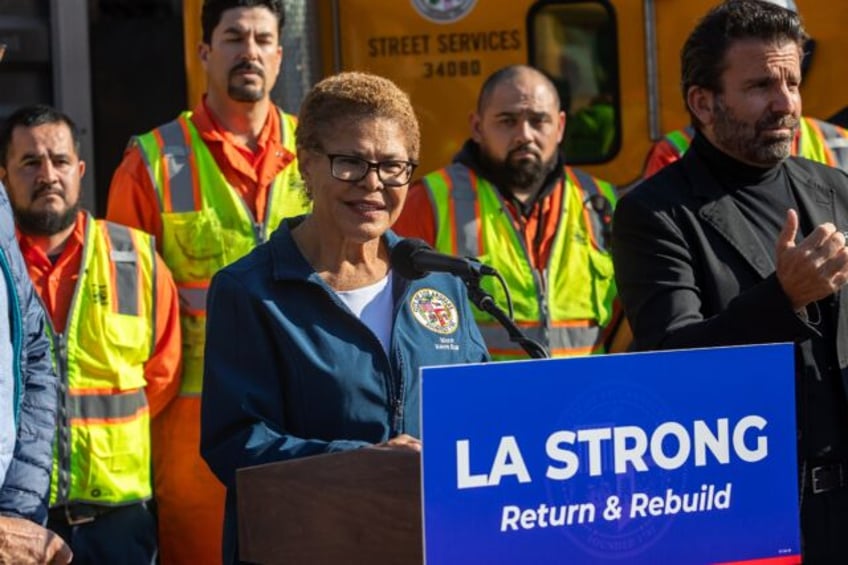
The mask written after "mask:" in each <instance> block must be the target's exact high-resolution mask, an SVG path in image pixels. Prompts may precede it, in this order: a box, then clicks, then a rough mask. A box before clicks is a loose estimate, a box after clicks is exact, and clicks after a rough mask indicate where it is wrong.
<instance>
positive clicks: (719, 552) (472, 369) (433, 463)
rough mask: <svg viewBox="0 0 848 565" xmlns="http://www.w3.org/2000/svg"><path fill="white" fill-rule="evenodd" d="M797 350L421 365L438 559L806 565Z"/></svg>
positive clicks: (430, 511) (429, 528)
mask: <svg viewBox="0 0 848 565" xmlns="http://www.w3.org/2000/svg"><path fill="white" fill-rule="evenodd" d="M793 367H794V361H793V349H792V346H791V345H788V344H780V345H762V346H750V347H728V348H718V349H699V350H689V351H676V352H656V353H640V354H626V355H609V356H594V357H581V358H576V359H557V360H544V361H522V362H513V363H492V364H488V365H474V366H458V367H434V368H426V369H423V370H422V440H423V444H424V449H423V454H422V483H423V504H424V540H425V541H424V546H425V557H426V561H427V563H429V564H440V565H441V564H450V563H457V564H459V563H462V564H467V563H487V564H488V563H522V564H524V563H546V562H547V563H569V564H570V565H580V564H597V563H628V564H644V565H656V564H658V563H674V564H691V565H697V564H717V563H731V562H733V563H737V562H754V561H756V562H757V563H769V564H781V565H784V564H789V563H799V562H800V559H799V557H798V556H799V555H800V539H799V538H800V536H799V520H798V484H797V481H798V479H797V463H796V454H795V452H796V448H795V437H796V435H795V400H794V369H793Z"/></svg>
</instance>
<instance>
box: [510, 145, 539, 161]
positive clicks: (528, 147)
mask: <svg viewBox="0 0 848 565" xmlns="http://www.w3.org/2000/svg"><path fill="white" fill-rule="evenodd" d="M519 151H529V152H530V153H532V154H533V155H535V156H536V157H538V158H539V159H541V158H542V154H541V153H539V151H538V150H537V149H536V148H535V147H533V146H532V145H531V144H529V143H525V144H524V145H519V146H518V147H516V148H514V149H510V150H509V152H508V153H507V154H506V158H507V160H508V159H511V158H512V157H513V156H514V155H515V154H516V153H518V152H519Z"/></svg>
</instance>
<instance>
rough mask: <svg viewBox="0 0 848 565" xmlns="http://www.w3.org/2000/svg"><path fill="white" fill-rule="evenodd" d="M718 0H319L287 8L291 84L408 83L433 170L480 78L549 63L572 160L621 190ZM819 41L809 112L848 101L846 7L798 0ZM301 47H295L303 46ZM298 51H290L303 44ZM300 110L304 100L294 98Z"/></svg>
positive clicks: (658, 130)
mask: <svg viewBox="0 0 848 565" xmlns="http://www.w3.org/2000/svg"><path fill="white" fill-rule="evenodd" d="M201 4H202V0H185V2H184V22H185V44H186V65H187V69H188V71H187V72H188V94H189V104H190V105H193V104H194V103H195V102H196V100H197V99H198V97H199V96H200V95H201V93H202V92H203V88H204V85H203V73H202V69H200V67H199V66H198V63H197V56H196V52H197V50H196V46H197V43H198V41H199V40H200V29H199V21H200V17H199V13H200V6H201ZM715 4H716V1H715V0H543V1H535V2H534V1H528V0H512V1H510V2H505V1H501V0H310V1H309V2H306V3H304V2H291V1H289V2H287V3H286V5H287V8H288V21H287V24H286V29H285V30H284V49H285V52H284V59H285V65H284V71H283V75H282V76H281V79H280V80H281V81H282V82H284V83H285V82H292V83H304V78H305V75H306V74H308V73H309V70H310V69H312V72H311V75H309V76H308V77H306V78H307V80H306V82H307V85H306V87H307V88H308V83H313V82H315V81H316V80H318V79H320V78H321V77H322V76H326V75H329V74H332V73H334V72H337V71H342V70H367V71H370V72H374V73H377V74H380V75H383V76H386V77H389V78H391V79H392V80H393V81H395V82H396V83H397V84H398V85H400V86H401V87H402V88H403V89H404V90H406V91H407V92H408V93H409V94H410V96H411V98H412V101H413V104H414V105H415V108H416V110H417V112H418V116H419V119H420V121H421V124H422V136H423V143H422V164H421V168H420V169H419V171H421V172H422V173H423V172H427V171H429V170H432V169H435V168H437V167H439V166H442V165H443V164H445V163H447V162H448V161H450V159H451V157H452V156H453V154H454V153H455V152H456V151H457V150H458V149H459V147H460V146H461V145H462V143H463V141H464V140H465V139H466V137H467V136H468V115H469V113H470V112H471V111H472V110H473V108H474V106H475V104H476V97H477V92H478V91H479V88H480V85H481V83H482V81H483V79H484V78H485V77H486V76H487V75H489V74H490V73H492V72H493V71H494V70H496V69H498V68H500V67H502V66H504V65H509V64H513V63H529V64H531V65H534V66H536V67H538V68H540V69H542V70H543V71H545V72H546V73H547V74H548V75H549V76H550V77H551V79H552V80H553V81H554V83H555V84H556V85H557V88H558V89H559V92H560V97H561V98H562V101H563V105H564V108H565V110H566V112H567V114H568V122H567V125H566V139H565V140H564V149H565V154H566V158H567V159H568V161H569V162H570V163H572V164H578V165H580V166H581V167H585V168H586V169H587V170H589V171H590V172H592V173H593V174H595V175H597V176H599V177H601V178H604V179H607V180H609V181H611V182H613V183H615V184H616V185H619V186H626V185H628V184H630V183H632V182H633V181H635V180H637V179H638V177H639V175H640V173H641V170H642V166H643V164H644V158H645V155H646V154H647V152H648V149H649V148H650V146H651V144H652V143H653V141H654V140H656V139H658V138H659V137H660V136H661V135H662V134H663V133H664V132H667V131H670V130H672V129H677V128H680V127H683V126H684V125H686V124H687V123H688V115H687V114H686V111H685V108H684V105H683V102H682V96H681V93H680V88H679V78H680V63H679V56H680V48H681V46H682V44H683V42H684V40H685V38H686V36H687V35H688V33H689V31H690V30H691V29H692V27H693V25H694V24H695V22H696V21H697V20H698V18H699V17H701V16H702V15H703V14H704V13H706V11H707V10H708V9H709V8H710V7H711V6H713V5H715ZM796 4H797V7H798V10H799V12H800V13H801V16H802V17H803V19H804V21H805V24H806V27H807V29H808V31H809V33H810V35H811V36H812V38H813V40H814V41H813V43H811V44H810V45H811V48H812V47H813V46H814V49H813V53H812V57H811V65H810V69H809V72H808V73H807V74H806V77H805V82H804V85H803V87H802V92H803V98H804V113H805V114H806V115H809V116H813V117H818V118H822V119H828V118H830V117H831V116H834V115H835V114H837V113H838V112H839V111H840V110H842V109H843V108H844V107H845V104H846V98H848V96H846V95H845V93H844V91H842V89H839V88H834V86H833V85H834V84H835V83H836V80H837V79H836V77H840V76H844V73H843V71H842V69H843V68H844V67H845V65H846V64H848V63H846V57H845V55H844V54H845V53H846V52H848V36H846V35H845V34H844V32H843V28H844V22H846V21H848V2H831V1H826V0H796ZM292 42H293V43H292ZM292 45H293V47H292ZM287 102H288V104H287V107H288V108H289V109H291V110H296V106H297V102H298V101H297V100H294V101H293V100H287Z"/></svg>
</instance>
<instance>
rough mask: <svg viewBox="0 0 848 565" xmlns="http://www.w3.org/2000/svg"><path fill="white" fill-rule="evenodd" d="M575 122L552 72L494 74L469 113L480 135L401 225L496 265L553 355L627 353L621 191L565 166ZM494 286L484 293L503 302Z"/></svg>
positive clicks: (509, 345) (490, 321) (529, 329)
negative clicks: (619, 282) (618, 230)
mask: <svg viewBox="0 0 848 565" xmlns="http://www.w3.org/2000/svg"><path fill="white" fill-rule="evenodd" d="M565 120H566V117H565V112H563V111H562V110H561V109H560V100H559V96H558V94H557V91H556V88H555V87H554V85H553V84H552V83H551V81H550V80H549V79H548V78H547V77H545V76H544V75H543V74H542V73H540V72H539V71H537V70H536V69H534V68H532V67H527V66H524V65H515V66H510V67H506V68H503V69H501V70H499V71H496V72H495V73H494V74H492V75H491V76H490V77H489V78H488V79H486V81H485V82H484V83H483V87H482V89H481V91H480V96H479V98H478V101H477V109H476V111H475V112H474V113H473V114H472V115H471V139H469V140H468V141H467V142H466V143H465V146H464V147H463V148H462V150H461V151H460V152H459V154H458V155H457V156H456V157H454V161H453V163H451V164H450V165H448V166H447V167H445V168H443V169H440V170H438V171H436V172H433V173H430V174H429V175H427V176H425V177H424V179H423V180H422V181H421V182H419V183H418V184H416V185H415V186H413V187H412V188H410V193H409V198H408V202H407V204H406V207H405V209H404V213H403V214H402V215H401V218H400V220H399V221H398V223H397V224H396V225H395V228H394V229H395V230H396V231H397V232H398V233H400V234H402V235H405V236H410V237H419V238H421V239H423V240H425V241H427V242H428V243H430V244H431V245H433V246H434V247H436V248H437V249H438V250H440V251H442V252H444V253H449V254H452V255H462V256H471V257H477V258H478V259H479V260H480V261H482V262H484V263H486V264H488V265H491V266H493V267H494V268H495V269H497V270H498V271H499V272H500V273H501V274H502V275H503V276H504V278H505V279H506V282H507V284H508V286H509V289H510V292H511V293H512V299H513V302H514V306H515V321H516V322H517V323H518V324H519V325H520V326H521V327H522V329H524V331H525V332H526V333H527V334H528V337H530V338H531V339H534V340H535V341H537V342H539V343H541V344H542V345H544V346H545V347H547V348H548V349H549V350H550V352H551V354H552V356H570V355H586V354H590V353H604V352H606V351H611V350H618V349H620V348H621V347H623V346H622V345H619V340H618V339H616V337H617V336H618V334H619V333H620V334H621V335H620V336H619V337H621V338H623V337H624V335H625V334H626V333H627V332H617V331H616V330H617V328H618V326H619V324H618V321H619V319H620V315H619V309H618V307H617V306H616V300H615V299H616V289H615V281H614V280H613V271H612V258H611V257H610V254H609V248H608V246H609V241H608V240H609V227H610V226H609V222H610V218H611V217H612V210H613V206H614V204H615V189H614V188H613V186H612V185H610V184H609V183H607V182H604V181H601V180H598V179H595V178H593V177H591V176H589V175H587V174H586V173H583V172H582V171H578V170H577V169H573V168H571V167H566V166H565V164H564V160H563V157H562V155H561V153H560V150H559V145H560V142H561V141H562V136H563V133H564V132H565ZM491 282H492V281H491V280H484V281H483V285H484V289H485V290H486V291H487V292H489V293H490V294H492V295H493V296H494V297H495V301H496V302H497V303H498V304H500V305H503V304H505V296H504V295H503V292H502V291H501V290H500V288H498V287H497V286H496V285H495V284H490V283H491ZM475 314H476V318H477V322H478V324H479V325H480V329H481V331H482V333H483V337H484V338H485V340H486V344H487V346H488V348H489V353H490V354H491V355H492V357H493V358H494V359H516V358H522V357H524V356H525V353H524V351H523V350H522V349H521V348H520V347H519V346H518V345H517V344H515V343H513V342H511V341H510V340H509V337H508V334H507V332H506V331H504V330H503V328H502V327H501V326H500V324H498V323H497V322H496V321H495V320H494V318H492V317H490V316H488V315H487V314H483V313H481V312H478V311H475ZM623 341H627V339H626V338H624V339H623Z"/></svg>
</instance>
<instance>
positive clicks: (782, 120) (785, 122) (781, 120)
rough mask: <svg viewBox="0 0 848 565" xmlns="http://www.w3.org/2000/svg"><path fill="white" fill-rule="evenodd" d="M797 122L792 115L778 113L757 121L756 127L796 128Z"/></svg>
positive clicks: (759, 128)
mask: <svg viewBox="0 0 848 565" xmlns="http://www.w3.org/2000/svg"><path fill="white" fill-rule="evenodd" d="M799 123H800V120H799V119H798V118H796V117H794V116H781V115H779V114H771V115H769V116H766V117H764V118H763V119H761V120H760V121H758V122H757V129H758V130H760V131H762V130H764V129H772V128H791V129H797V128H798V125H799Z"/></svg>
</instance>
